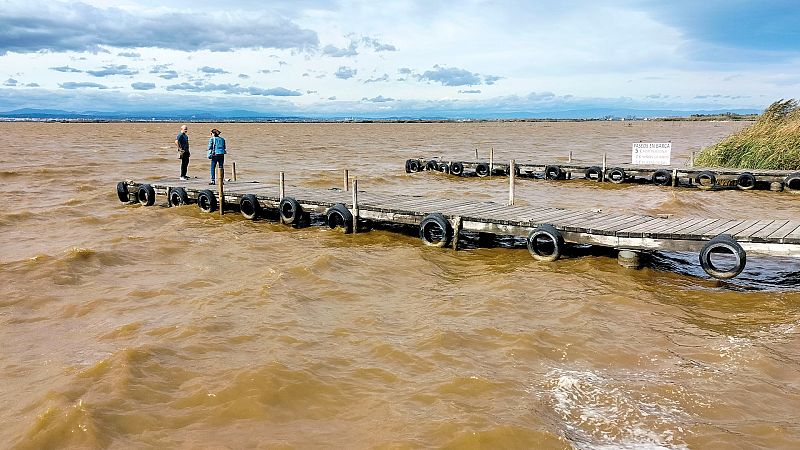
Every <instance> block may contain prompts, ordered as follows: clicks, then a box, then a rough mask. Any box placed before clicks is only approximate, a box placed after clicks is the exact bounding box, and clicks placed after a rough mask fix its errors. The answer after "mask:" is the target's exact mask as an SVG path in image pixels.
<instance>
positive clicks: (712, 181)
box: [694, 170, 717, 190]
mask: <svg viewBox="0 0 800 450" xmlns="http://www.w3.org/2000/svg"><path fill="white" fill-rule="evenodd" d="M704 178H707V179H708V181H709V182H710V184H707V185H706V184H703V183H701V182H700V180H702V179H704ZM694 182H695V183H696V184H697V187H698V188H700V189H703V190H707V189H713V188H714V187H716V186H717V174H715V173H714V172H712V171H710V170H704V171H702V172H700V173H698V174H697V176H696V177H694Z"/></svg>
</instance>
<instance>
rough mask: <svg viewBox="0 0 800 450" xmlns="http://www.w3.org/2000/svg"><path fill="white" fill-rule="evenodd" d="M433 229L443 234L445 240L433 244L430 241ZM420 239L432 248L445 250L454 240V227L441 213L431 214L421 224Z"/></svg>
mask: <svg viewBox="0 0 800 450" xmlns="http://www.w3.org/2000/svg"><path fill="white" fill-rule="evenodd" d="M431 227H437V228H439V229H440V230H442V232H443V239H441V240H439V241H437V242H433V241H431V240H430V239H429V233H428V232H429V231H430V230H431ZM419 238H420V239H422V242H423V243H424V244H425V245H427V246H430V247H439V248H444V247H447V246H448V245H449V244H450V241H451V240H452V239H453V227H451V226H450V222H449V221H448V220H447V219H445V218H444V215H442V214H441V213H431V214H428V215H427V216H425V217H424V218H423V219H422V221H421V222H420V223H419Z"/></svg>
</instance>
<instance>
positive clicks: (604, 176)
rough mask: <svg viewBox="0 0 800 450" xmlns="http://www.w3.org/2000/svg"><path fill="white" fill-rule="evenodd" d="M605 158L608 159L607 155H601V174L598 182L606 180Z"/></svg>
mask: <svg viewBox="0 0 800 450" xmlns="http://www.w3.org/2000/svg"><path fill="white" fill-rule="evenodd" d="M607 157H608V154H606V153H603V173H602V174H600V181H605V180H606V158H607Z"/></svg>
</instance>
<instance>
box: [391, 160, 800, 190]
mask: <svg viewBox="0 0 800 450" xmlns="http://www.w3.org/2000/svg"><path fill="white" fill-rule="evenodd" d="M510 167H511V165H510V164H509V163H500V162H494V161H478V162H476V161H456V160H444V159H440V158H432V159H425V158H416V159H409V160H406V167H405V169H406V173H415V172H422V171H436V172H443V173H447V174H450V175H454V176H477V177H487V176H508V175H509V174H510V173H511V170H510V169H509V168H510ZM514 173H515V175H516V176H522V177H529V178H539V179H546V180H576V179H579V180H589V181H600V182H602V181H606V182H611V183H616V184H621V183H633V182H639V183H650V184H655V185H657V186H672V187H677V186H685V187H696V188H699V189H708V190H711V189H740V190H750V189H770V190H773V191H783V190H786V191H789V192H793V193H800V172H797V171H789V170H749V169H730V168H708V167H677V166H639V165H632V164H617V165H614V166H609V165H607V164H606V163H605V161H604V162H601V163H599V164H580V163H573V162H568V163H564V162H550V163H533V162H525V163H519V162H517V163H516V164H515V170H514Z"/></svg>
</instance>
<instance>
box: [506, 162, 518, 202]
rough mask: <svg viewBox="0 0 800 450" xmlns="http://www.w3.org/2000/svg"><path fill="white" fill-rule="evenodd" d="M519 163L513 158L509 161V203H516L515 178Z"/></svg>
mask: <svg viewBox="0 0 800 450" xmlns="http://www.w3.org/2000/svg"><path fill="white" fill-rule="evenodd" d="M516 172H517V164H516V163H515V161H514V160H513V159H512V160H511V161H509V163H508V205H509V206H512V205H513V204H514V180H515V178H516Z"/></svg>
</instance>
